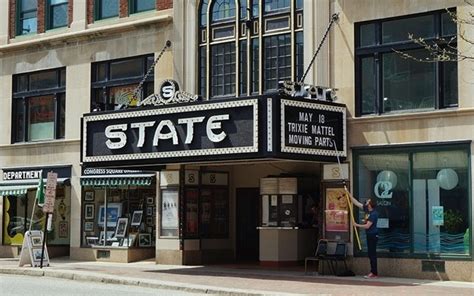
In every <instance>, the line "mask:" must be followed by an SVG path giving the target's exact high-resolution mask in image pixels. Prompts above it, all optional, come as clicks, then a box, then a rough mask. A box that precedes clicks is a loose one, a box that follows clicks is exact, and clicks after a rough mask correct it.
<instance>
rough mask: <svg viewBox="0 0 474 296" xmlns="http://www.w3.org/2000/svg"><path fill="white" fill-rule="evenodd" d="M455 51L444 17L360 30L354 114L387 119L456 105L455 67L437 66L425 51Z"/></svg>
mask: <svg viewBox="0 0 474 296" xmlns="http://www.w3.org/2000/svg"><path fill="white" fill-rule="evenodd" d="M409 34H413V36H414V38H418V37H421V38H423V39H424V40H425V41H426V42H428V43H433V44H437V45H438V46H440V47H449V48H451V49H454V50H455V49H456V46H457V44H456V34H457V29H456V24H455V23H454V22H453V21H452V19H451V17H450V15H449V14H448V13H447V12H446V11H436V12H431V13H427V14H422V15H416V16H408V17H403V18H395V19H387V20H377V21H371V22H364V23H359V24H356V38H355V39H356V100H357V102H356V103H357V104H356V108H357V109H356V111H357V112H356V113H357V114H358V115H359V116H360V115H366V114H386V113H394V112H406V111H417V110H433V109H441V108H448V107H455V106H457V105H458V86H457V82H458V78H457V63H456V62H439V61H436V60H433V57H432V56H431V54H430V52H429V51H428V50H426V49H425V48H424V47H423V46H422V45H419V44H416V43H415V42H413V41H411V40H410V38H409Z"/></svg>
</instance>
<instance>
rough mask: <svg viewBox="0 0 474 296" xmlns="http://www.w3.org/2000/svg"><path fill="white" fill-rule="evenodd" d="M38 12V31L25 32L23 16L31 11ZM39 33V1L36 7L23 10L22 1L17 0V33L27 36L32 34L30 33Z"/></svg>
mask: <svg viewBox="0 0 474 296" xmlns="http://www.w3.org/2000/svg"><path fill="white" fill-rule="evenodd" d="M33 11H34V12H36V31H34V32H28V33H23V26H22V24H23V20H25V19H24V18H22V17H21V16H22V15H24V14H25V13H29V12H33ZM36 33H38V1H37V2H36V9H30V10H25V11H23V10H22V3H21V0H20V1H17V6H16V35H17V36H25V35H30V34H36Z"/></svg>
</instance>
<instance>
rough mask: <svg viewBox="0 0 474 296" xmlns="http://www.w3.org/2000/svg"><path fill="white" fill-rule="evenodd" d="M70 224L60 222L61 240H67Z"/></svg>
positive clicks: (59, 234) (59, 232) (59, 233)
mask: <svg viewBox="0 0 474 296" xmlns="http://www.w3.org/2000/svg"><path fill="white" fill-rule="evenodd" d="M68 229H69V227H68V222H67V221H61V222H59V230H58V236H59V237H60V238H67V237H68V233H69V231H68Z"/></svg>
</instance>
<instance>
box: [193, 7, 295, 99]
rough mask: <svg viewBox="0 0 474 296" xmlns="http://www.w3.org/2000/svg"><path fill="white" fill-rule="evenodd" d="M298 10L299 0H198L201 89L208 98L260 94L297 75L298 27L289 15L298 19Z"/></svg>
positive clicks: (199, 78) (202, 93)
mask: <svg viewBox="0 0 474 296" xmlns="http://www.w3.org/2000/svg"><path fill="white" fill-rule="evenodd" d="M292 1H294V2H295V5H291V3H292ZM236 3H238V4H239V6H238V7H236V6H237V4H236ZM247 7H249V8H251V13H249V12H248V10H247ZM302 9H303V1H300V0H265V1H263V0H260V1H258V0H252V1H234V0H212V1H210V0H202V1H200V6H199V31H198V39H199V51H198V55H199V57H198V61H199V67H198V84H199V92H200V94H201V95H202V96H203V97H207V98H223V97H236V96H247V95H252V94H263V93H267V92H272V91H275V90H276V89H277V87H278V82H279V81H282V80H292V81H295V80H296V79H297V78H299V77H301V76H302V73H303V46H304V44H303V28H302V25H301V26H300V25H298V24H297V23H298V22H296V21H295V22H291V21H290V20H291V16H293V17H294V19H295V20H297V19H298V20H300V21H301V20H302V16H303V12H302ZM208 11H209V15H208ZM249 14H250V15H249ZM260 22H262V25H260ZM260 28H261V30H262V31H263V32H262V34H259V30H260ZM292 32H295V35H294V36H295V38H291V36H292Z"/></svg>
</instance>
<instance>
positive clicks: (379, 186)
mask: <svg viewBox="0 0 474 296" xmlns="http://www.w3.org/2000/svg"><path fill="white" fill-rule="evenodd" d="M390 190H392V183H391V182H388V181H379V182H377V183H375V186H374V193H375V196H377V197H378V198H384V199H389V198H392V195H393V192H390Z"/></svg>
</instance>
